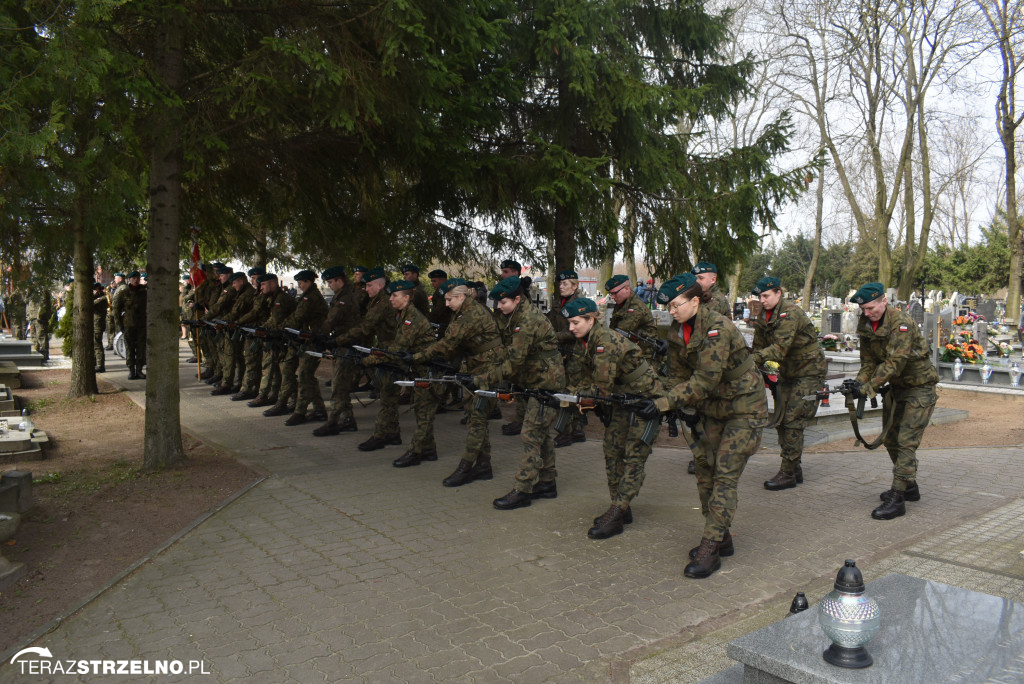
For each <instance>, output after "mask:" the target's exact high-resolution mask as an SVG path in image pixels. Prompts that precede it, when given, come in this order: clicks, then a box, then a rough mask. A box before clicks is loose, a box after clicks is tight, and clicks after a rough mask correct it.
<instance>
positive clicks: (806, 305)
mask: <svg viewBox="0 0 1024 684" xmlns="http://www.w3.org/2000/svg"><path fill="white" fill-rule="evenodd" d="M814 202H815V204H814V247H813V249H812V250H811V265H810V266H808V267H807V277H806V278H804V289H803V302H802V304H801V307H802V308H803V310H804V311H810V310H811V288H812V287H813V286H814V274H815V273H816V272H817V270H818V257H819V256H821V227H822V223H824V213H825V174H824V173H822V172H821V171H819V172H818V187H817V188H816V189H815V191H814Z"/></svg>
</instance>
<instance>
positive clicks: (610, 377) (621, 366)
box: [562, 297, 667, 539]
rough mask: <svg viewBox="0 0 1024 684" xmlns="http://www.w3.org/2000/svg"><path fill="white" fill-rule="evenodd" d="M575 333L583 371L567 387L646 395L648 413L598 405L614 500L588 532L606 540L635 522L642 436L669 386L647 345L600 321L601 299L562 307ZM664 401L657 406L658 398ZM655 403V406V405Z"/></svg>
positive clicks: (644, 451) (643, 459)
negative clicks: (663, 382)
mask: <svg viewBox="0 0 1024 684" xmlns="http://www.w3.org/2000/svg"><path fill="white" fill-rule="evenodd" d="M562 314H563V315H564V316H565V317H566V319H568V321H569V325H570V329H571V331H572V334H573V335H574V336H575V337H576V339H577V340H578V342H577V344H576V346H575V347H573V354H574V355H575V356H576V358H577V360H578V362H579V365H580V368H581V371H582V372H581V375H580V378H579V380H578V381H577V382H575V383H571V384H570V387H569V391H570V392H571V393H573V394H581V395H586V394H590V395H602V396H608V395H611V394H635V395H642V396H644V397H647V399H648V400H649V401H648V404H647V409H646V413H645V414H644V415H640V414H638V413H637V412H634V411H630V410H627V409H626V408H625V407H622V406H615V405H610V404H601V405H599V406H595V408H596V409H597V410H600V411H601V412H602V414H603V416H604V421H605V431H604V463H605V474H606V475H607V477H608V491H609V493H610V494H611V499H612V504H611V506H610V507H609V508H608V510H607V511H606V512H605V513H604V514H603V515H600V516H598V517H597V518H595V519H594V526H593V527H591V528H590V530H589V531H588V532H587V536H589V537H590V538H591V539H607V538H608V537H613V536H615V535H617V534H621V533H622V529H623V524H628V523H631V522H633V511H632V509H631V507H630V502H632V500H633V499H635V498H636V497H637V495H638V494H639V493H640V486H641V485H643V482H644V465H645V464H646V463H647V457H648V456H650V455H651V445H650V444H648V443H647V442H645V441H644V440H643V437H642V435H643V433H644V430H645V428H646V427H647V422H648V421H649V420H658V421H659V422H660V417H661V410H665V409H667V400H666V399H665V389H664V388H663V387H662V385H661V383H660V382H659V381H658V377H657V375H656V374H655V372H654V369H653V368H651V365H650V363H649V362H648V360H647V358H646V355H645V354H644V352H643V350H642V349H640V348H639V347H638V346H636V345H635V344H633V343H632V342H630V341H629V340H628V339H626V338H625V337H623V336H622V335H620V334H618V333H616V332H614V331H612V330H611V329H609V328H606V327H605V326H604V324H603V323H602V322H601V321H600V318H601V314H600V313H598V310H597V304H595V303H594V302H593V301H592V300H590V299H586V298H582V297H581V298H579V299H576V300H573V301H572V302H570V303H569V304H568V305H566V306H565V308H564V309H563V310H562ZM659 399H660V401H661V402H662V405H661V406H660V407H657V404H656V403H655V400H659ZM656 407H657V408H656Z"/></svg>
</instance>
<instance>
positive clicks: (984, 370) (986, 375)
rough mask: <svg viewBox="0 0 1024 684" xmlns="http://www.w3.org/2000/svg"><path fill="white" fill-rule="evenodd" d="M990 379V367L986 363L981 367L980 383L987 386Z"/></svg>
mask: <svg viewBox="0 0 1024 684" xmlns="http://www.w3.org/2000/svg"><path fill="white" fill-rule="evenodd" d="M991 379H992V366H990V365H988V364H987V363H986V364H985V365H984V366H982V367H981V381H982V382H983V383H984V384H986V385H987V384H988V381H989V380H991Z"/></svg>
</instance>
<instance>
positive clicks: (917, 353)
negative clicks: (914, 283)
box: [857, 306, 939, 397]
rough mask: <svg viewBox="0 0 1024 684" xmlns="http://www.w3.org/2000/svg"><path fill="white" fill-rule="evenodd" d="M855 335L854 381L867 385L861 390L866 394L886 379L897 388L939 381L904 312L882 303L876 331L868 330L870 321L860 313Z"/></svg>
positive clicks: (925, 347)
mask: <svg viewBox="0 0 1024 684" xmlns="http://www.w3.org/2000/svg"><path fill="white" fill-rule="evenodd" d="M857 334H858V335H859V336H860V371H859V372H858V373H857V380H858V381H860V382H862V383H865V384H866V385H867V386H868V387H867V388H865V389H866V393H867V394H868V396H869V397H870V396H872V395H873V394H874V393H875V392H877V391H878V388H879V387H881V386H882V385H884V384H885V383H887V382H888V383H889V384H890V385H891V386H892V387H895V388H897V389H900V388H906V387H920V386H922V385H934V384H935V383H937V382H938V381H939V373H938V371H936V370H935V365H934V364H932V359H931V350H930V349H929V348H928V343H927V342H925V339H924V336H923V335H922V334H921V330H920V329H919V328H918V327H917V323H915V322H914V319H913V318H911V317H910V316H909V315H908V314H907V313H906V312H904V311H900V310H899V309H894V308H893V307H892V306H886V307H885V315H884V316H883V317H882V320H881V321H880V322H879V324H878V330H872V329H871V321H869V320H868V318H867V316H864V315H863V314H862V315H861V317H860V322H859V323H858V324H857Z"/></svg>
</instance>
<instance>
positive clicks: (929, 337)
mask: <svg viewBox="0 0 1024 684" xmlns="http://www.w3.org/2000/svg"><path fill="white" fill-rule="evenodd" d="M921 334H922V335H924V340H925V342H927V343H928V346H929V347H930V348H931V349H934V348H936V347H938V346H939V342H938V339H939V338H938V337H937V335H938V334H939V317H938V315H937V314H934V313H931V312H929V311H926V312H925V313H924V316H922V321H921Z"/></svg>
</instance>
